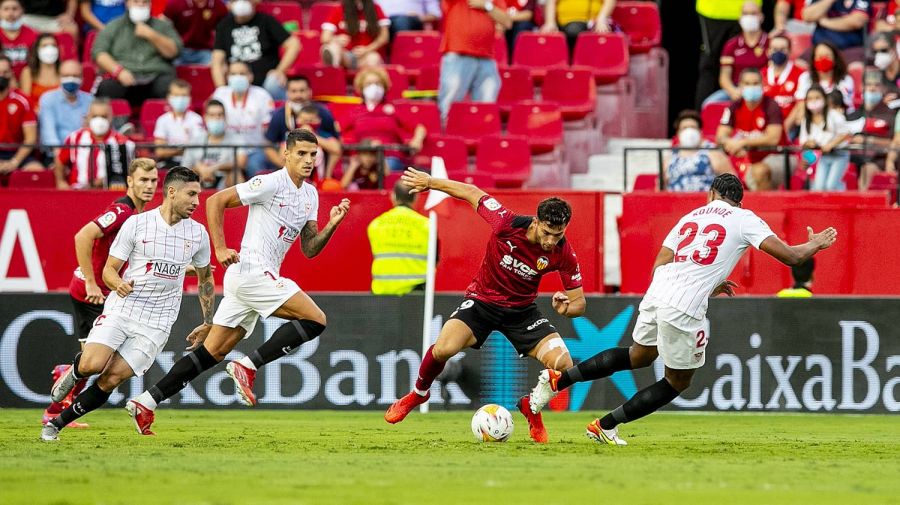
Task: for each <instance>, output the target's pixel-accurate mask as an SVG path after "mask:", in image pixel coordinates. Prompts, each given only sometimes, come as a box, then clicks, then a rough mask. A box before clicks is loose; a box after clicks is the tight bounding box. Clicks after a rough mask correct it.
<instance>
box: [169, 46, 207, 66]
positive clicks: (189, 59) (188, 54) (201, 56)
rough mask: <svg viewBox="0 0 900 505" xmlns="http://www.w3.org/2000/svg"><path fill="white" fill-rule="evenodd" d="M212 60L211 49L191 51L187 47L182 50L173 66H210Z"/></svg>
mask: <svg viewBox="0 0 900 505" xmlns="http://www.w3.org/2000/svg"><path fill="white" fill-rule="evenodd" d="M211 60H212V51H211V50H209V49H191V48H189V47H185V48H182V49H181V53H179V54H178V58H176V59H175V61H174V62H173V64H174V65H175V66H178V65H209V62H210V61H211Z"/></svg>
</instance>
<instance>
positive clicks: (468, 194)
mask: <svg viewBox="0 0 900 505" xmlns="http://www.w3.org/2000/svg"><path fill="white" fill-rule="evenodd" d="M400 181H401V182H402V183H403V184H406V185H407V186H409V187H411V188H412V190H411V191H410V193H421V192H423V191H428V190H429V189H434V190H437V191H443V192H444V193H447V194H448V195H450V196H452V197H453V198H458V199H460V200H465V201H467V202H469V204H470V205H472V207H473V208H478V202H479V201H480V200H481V198H482V197H483V196H485V195H486V194H487V193H485V192H484V191H482V190H481V189H480V188H478V187H477V186H473V185H471V184H466V183H464V182H457V181H451V180H449V179H435V178H433V177H431V176H430V175H428V174H426V173H425V172H421V171H419V170H416V169H414V168H409V167H407V168H406V172H404V173H403V176H402V177H400Z"/></svg>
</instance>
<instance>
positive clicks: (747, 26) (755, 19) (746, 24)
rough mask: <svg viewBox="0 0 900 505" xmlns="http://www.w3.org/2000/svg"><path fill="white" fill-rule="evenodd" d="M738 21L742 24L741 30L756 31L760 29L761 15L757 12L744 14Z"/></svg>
mask: <svg viewBox="0 0 900 505" xmlns="http://www.w3.org/2000/svg"><path fill="white" fill-rule="evenodd" d="M738 23H740V25H741V30H744V31H745V32H748V33H756V32H758V31H759V16H757V15H755V14H744V15H743V16H741V19H740V20H739V21H738Z"/></svg>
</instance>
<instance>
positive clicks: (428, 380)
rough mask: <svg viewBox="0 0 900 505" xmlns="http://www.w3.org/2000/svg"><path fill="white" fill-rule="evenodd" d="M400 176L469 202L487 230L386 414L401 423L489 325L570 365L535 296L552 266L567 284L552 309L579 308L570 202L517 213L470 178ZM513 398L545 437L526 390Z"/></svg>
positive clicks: (553, 363) (552, 363)
mask: <svg viewBox="0 0 900 505" xmlns="http://www.w3.org/2000/svg"><path fill="white" fill-rule="evenodd" d="M401 181H402V182H403V184H405V185H406V186H409V187H410V188H412V189H411V190H410V193H420V192H422V191H426V190H428V189H434V190H438V191H443V192H444V193H447V194H448V195H450V196H452V197H454V198H458V199H460V200H465V201H466V202H469V204H471V205H472V207H474V208H475V211H476V212H477V213H478V215H479V216H481V217H482V219H484V220H485V221H486V222H487V224H488V225H490V227H491V238H490V239H489V241H488V244H487V250H486V251H485V255H484V260H483V261H482V264H481V268H479V269H478V273H477V274H475V278H474V279H473V280H472V283H471V284H470V285H469V287H468V288H467V289H466V295H465V299H464V300H463V302H462V303H461V304H460V306H459V308H457V309H456V310H455V311H454V312H453V314H451V315H450V317H449V319H448V320H447V323H446V324H444V327H443V328H441V332H440V335H439V336H438V339H437V342H435V344H434V345H433V346H431V347H430V348H429V349H428V351H427V352H426V353H425V355H424V356H423V357H422V365H421V366H420V367H419V377H418V380H416V383H415V387H414V388H413V390H412V391H411V392H410V393H409V394H407V395H405V396H404V397H403V398H401V399H399V400H397V401H396V402H394V404H393V405H391V406H390V408H388V410H387V412H386V413H385V414H384V419H385V421H387V422H389V423H391V424H394V423H399V422H400V421H402V420H403V419H404V418H405V417H406V416H407V414H409V413H410V411H412V409H414V408H415V407H416V406H418V405H421V404H423V403H425V402H427V401H428V398H429V397H430V396H431V393H430V392H429V390H430V389H431V384H432V383H433V382H434V379H435V378H436V377H437V376H438V375H439V374H440V373H441V371H442V370H443V369H444V365H445V364H446V363H447V361H448V360H449V359H450V358H452V357H453V356H456V354H457V353H459V352H460V351H462V350H463V349H465V348H466V347H471V348H473V349H479V348H481V346H482V345H483V344H484V342H485V341H486V340H487V339H488V336H489V335H490V334H491V333H492V332H494V331H500V332H502V333H503V334H504V335H505V336H506V339H507V340H509V341H510V343H511V344H512V345H513V347H515V349H516V352H517V353H518V354H519V355H520V356H522V357H524V356H529V357H532V358H534V359H536V360H538V361H540V362H541V363H543V364H544V366H546V367H547V368H551V369H554V370H558V371H563V370H565V369H566V368H568V367H570V366H571V365H572V358H571V356H570V355H569V350H568V349H567V348H566V344H565V342H564V341H563V339H562V338H561V337H560V335H559V333H558V332H557V330H556V328H554V327H553V325H552V324H550V320H549V319H547V318H546V317H544V315H543V314H542V313H541V311H540V309H538V307H537V305H535V303H534V302H535V299H536V298H537V292H538V285H539V284H540V282H541V278H542V277H543V276H544V275H546V274H548V273H550V272H554V271H558V272H559V277H560V279H561V280H562V284H563V287H564V288H565V292H562V291H557V292H556V293H555V294H554V295H553V301H552V306H553V310H555V311H556V313H557V314H559V315H562V316H566V317H569V318H575V317H579V316H581V315H582V314H584V310H585V306H586V302H585V298H584V291H583V289H582V287H581V285H582V280H581V272H580V270H579V267H578V258H577V257H576V256H575V251H574V250H573V249H572V245H571V244H569V242H568V241H567V240H566V238H565V235H566V228H567V227H568V225H569V221H570V220H571V218H572V208H571V207H570V206H569V204H568V203H566V202H565V201H564V200H561V199H559V198H548V199H546V200H544V201H542V202H541V203H539V204H538V207H537V215H536V216H520V215H517V214H516V213H515V212H513V211H512V210H510V209H507V208H506V207H504V206H503V205H502V204H501V203H500V202H499V201H497V200H496V199H495V198H493V197H491V196H490V195H488V194H486V193H485V192H484V191H482V190H480V189H479V188H477V187H475V186H472V185H470V184H464V183H461V182H456V181H451V180H447V179H435V178H432V177H431V176H430V175H428V174H426V173H424V172H420V171H418V170H415V169H412V168H407V169H406V172H405V173H404V174H403V177H401ZM518 406H519V411H521V412H522V414H523V415H524V416H525V417H526V419H528V424H529V426H530V428H531V429H530V434H531V438H532V439H533V440H534V441H535V442H538V443H546V442H547V430H545V429H544V425H543V422H542V420H541V416H540V414H532V413H531V407H530V406H529V404H528V396H527V395H526V396H524V397H522V398H521V399H520V400H519V403H518Z"/></svg>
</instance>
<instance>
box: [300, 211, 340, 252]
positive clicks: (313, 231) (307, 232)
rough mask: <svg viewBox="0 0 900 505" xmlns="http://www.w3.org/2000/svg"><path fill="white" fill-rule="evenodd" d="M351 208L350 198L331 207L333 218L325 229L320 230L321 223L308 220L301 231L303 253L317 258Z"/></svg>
mask: <svg viewBox="0 0 900 505" xmlns="http://www.w3.org/2000/svg"><path fill="white" fill-rule="evenodd" d="M349 210H350V200H348V199H346V198H344V199H343V200H341V203H339V204H338V205H336V206H334V207H332V208H331V219H330V220H329V221H328V224H327V225H325V229H323V230H322V231H321V232H320V231H319V224H318V223H317V222H316V221H307V222H306V226H304V227H303V230H302V231H301V232H300V247H301V249H302V250H303V255H304V256H306V257H307V258H315V257H316V256H318V254H319V253H320V252H322V249H324V248H325V244H327V243H328V241H329V240H331V236H332V235H334V232H335V230H337V227H338V225H340V224H341V221H343V220H344V217H345V216H346V215H347V212H348V211H349Z"/></svg>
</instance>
